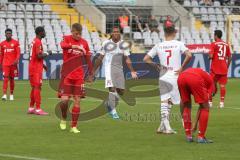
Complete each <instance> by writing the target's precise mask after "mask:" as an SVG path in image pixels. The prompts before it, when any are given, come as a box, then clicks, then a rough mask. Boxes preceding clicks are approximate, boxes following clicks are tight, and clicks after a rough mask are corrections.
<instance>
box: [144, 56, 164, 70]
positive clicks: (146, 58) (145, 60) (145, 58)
mask: <svg viewBox="0 0 240 160" xmlns="http://www.w3.org/2000/svg"><path fill="white" fill-rule="evenodd" d="M143 61H144V62H145V63H147V64H149V65H150V66H152V67H153V68H155V69H156V70H157V71H158V72H160V70H161V67H160V65H159V64H157V63H155V62H153V60H152V57H151V56H149V55H146V56H145V57H144V58H143Z"/></svg>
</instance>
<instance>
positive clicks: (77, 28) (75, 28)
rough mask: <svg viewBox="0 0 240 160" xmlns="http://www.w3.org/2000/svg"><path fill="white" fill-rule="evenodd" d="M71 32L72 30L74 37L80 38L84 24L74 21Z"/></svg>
mask: <svg viewBox="0 0 240 160" xmlns="http://www.w3.org/2000/svg"><path fill="white" fill-rule="evenodd" d="M71 32H72V36H73V39H76V40H79V39H80V38H81V35H82V25H81V24H79V23H74V24H73V25H72V29H71Z"/></svg>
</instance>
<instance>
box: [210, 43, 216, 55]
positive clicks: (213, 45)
mask: <svg viewBox="0 0 240 160" xmlns="http://www.w3.org/2000/svg"><path fill="white" fill-rule="evenodd" d="M214 50H215V44H214V43H211V45H210V51H209V54H211V55H213V54H214Z"/></svg>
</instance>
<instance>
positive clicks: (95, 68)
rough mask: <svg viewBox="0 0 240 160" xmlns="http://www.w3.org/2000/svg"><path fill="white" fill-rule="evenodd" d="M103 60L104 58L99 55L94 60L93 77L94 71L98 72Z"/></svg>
mask: <svg viewBox="0 0 240 160" xmlns="http://www.w3.org/2000/svg"><path fill="white" fill-rule="evenodd" d="M103 58H104V55H102V54H100V55H99V56H98V57H97V59H96V60H95V65H94V67H93V75H95V74H96V71H97V70H98V68H99V66H100V65H101V64H102V61H103Z"/></svg>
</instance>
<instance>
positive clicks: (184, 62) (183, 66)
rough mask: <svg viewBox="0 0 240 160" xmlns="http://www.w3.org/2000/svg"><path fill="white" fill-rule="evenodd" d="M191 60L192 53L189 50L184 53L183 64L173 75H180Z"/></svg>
mask: <svg viewBox="0 0 240 160" xmlns="http://www.w3.org/2000/svg"><path fill="white" fill-rule="evenodd" d="M191 59H192V53H191V52H190V51H189V50H187V51H185V59H184V61H183V64H182V66H181V67H180V68H179V70H177V71H175V73H176V74H180V73H181V72H182V71H183V70H184V68H185V67H186V66H187V64H188V63H189V62H190V60H191Z"/></svg>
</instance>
